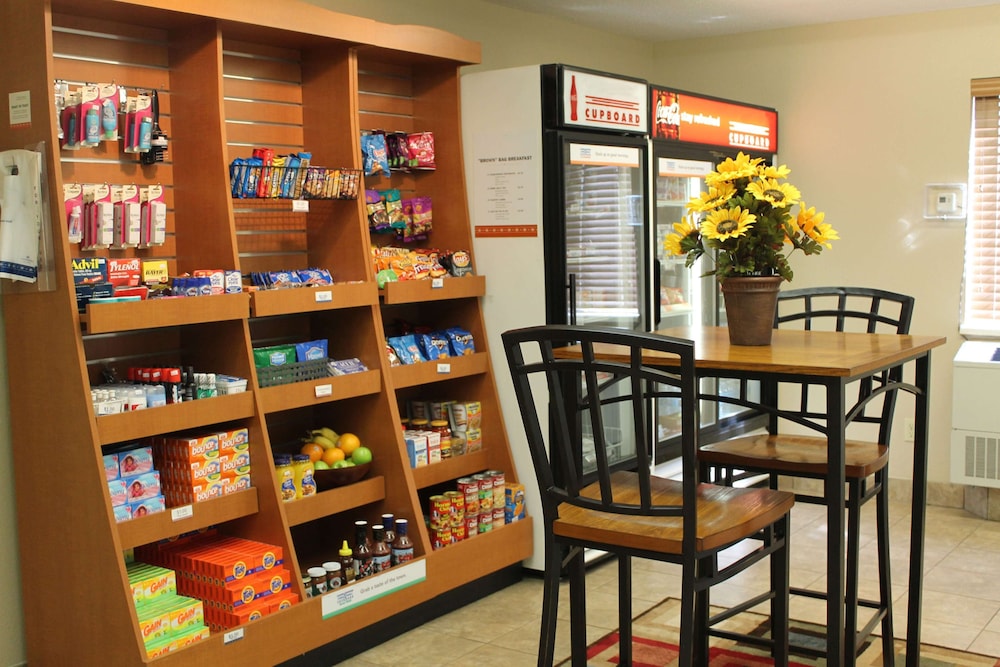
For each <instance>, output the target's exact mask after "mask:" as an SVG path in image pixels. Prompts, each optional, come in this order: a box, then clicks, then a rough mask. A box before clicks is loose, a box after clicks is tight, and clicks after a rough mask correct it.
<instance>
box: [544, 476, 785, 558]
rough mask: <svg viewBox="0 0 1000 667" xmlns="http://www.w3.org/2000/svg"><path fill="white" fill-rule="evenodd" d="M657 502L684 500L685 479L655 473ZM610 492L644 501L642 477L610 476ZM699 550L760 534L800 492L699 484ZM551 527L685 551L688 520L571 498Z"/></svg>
mask: <svg viewBox="0 0 1000 667" xmlns="http://www.w3.org/2000/svg"><path fill="white" fill-rule="evenodd" d="M649 481H650V485H651V487H652V496H653V502H654V503H655V504H657V505H680V504H681V502H682V499H681V494H682V491H683V486H682V484H681V482H678V481H675V480H671V479H664V478H662V477H650V480H649ZM611 490H612V491H611V492H612V495H613V496H614V498H615V500H616V501H617V502H621V503H625V504H630V505H632V504H637V503H638V502H639V492H638V479H637V475H636V474H635V473H634V472H625V471H618V472H615V473H612V475H611ZM697 491H698V493H697V501H696V507H697V510H696V513H697V526H698V530H697V537H696V549H697V550H698V551H711V550H715V549H719V548H722V547H724V546H726V545H729V544H732V543H733V542H735V541H737V540H741V539H744V538H747V537H750V536H752V535H754V534H756V533H757V532H758V531H760V530H762V529H763V528H765V527H766V526H768V525H770V524H773V523H774V522H775V521H778V520H780V519H781V517H782V516H783V515H785V514H787V513H788V512H789V511H790V510H791V509H792V505H793V504H794V502H795V496H794V494H791V493H786V492H783V491H777V492H775V491H771V490H769V489H736V488H733V487H726V486H715V485H714V484H700V485H699V486H698V489H697ZM580 495H581V496H585V497H588V498H599V497H600V489H599V488H598V483H596V482H595V483H594V484H591V485H590V486H587V487H584V488H583V489H581V490H580ZM552 531H553V532H554V533H555V534H556V535H559V536H560V537H567V538H571V539H576V540H582V541H586V542H596V543H605V544H614V545H616V546H619V547H623V548H626V549H633V550H636V551H656V552H661V553H672V554H680V553H681V552H682V551H683V545H682V542H683V538H684V521H683V519H682V518H681V517H657V516H642V515H629V514H610V513H608V512H600V511H596V510H593V509H588V508H584V507H579V506H576V505H573V504H571V503H563V504H561V505H560V506H559V518H558V519H556V520H555V521H554V522H553V524H552Z"/></svg>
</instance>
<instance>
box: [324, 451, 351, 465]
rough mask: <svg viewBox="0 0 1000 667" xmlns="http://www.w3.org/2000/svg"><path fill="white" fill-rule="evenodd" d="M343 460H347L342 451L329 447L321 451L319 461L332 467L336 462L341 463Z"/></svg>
mask: <svg viewBox="0 0 1000 667" xmlns="http://www.w3.org/2000/svg"><path fill="white" fill-rule="evenodd" d="M345 458H347V455H346V454H344V450H342V449H337V448H336V447H331V448H330V449H325V450H323V456H322V457H321V458H320V460H321V461H323V462H324V463H328V464H330V465H331V466H332V465H333V464H334V463H336V462H337V461H343V460H344V459H345Z"/></svg>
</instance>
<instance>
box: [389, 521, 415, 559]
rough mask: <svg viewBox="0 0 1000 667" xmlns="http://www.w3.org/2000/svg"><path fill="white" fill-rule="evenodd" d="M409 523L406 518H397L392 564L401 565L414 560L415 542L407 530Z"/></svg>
mask: <svg viewBox="0 0 1000 667" xmlns="http://www.w3.org/2000/svg"><path fill="white" fill-rule="evenodd" d="M408 529H409V523H408V522H407V520H406V519H396V539H395V541H394V542H393V543H392V549H391V551H392V554H391V559H392V564H393V565H400V564H402V563H406V562H407V561H411V560H413V542H412V541H410V538H409V536H407V534H406V531H407V530H408Z"/></svg>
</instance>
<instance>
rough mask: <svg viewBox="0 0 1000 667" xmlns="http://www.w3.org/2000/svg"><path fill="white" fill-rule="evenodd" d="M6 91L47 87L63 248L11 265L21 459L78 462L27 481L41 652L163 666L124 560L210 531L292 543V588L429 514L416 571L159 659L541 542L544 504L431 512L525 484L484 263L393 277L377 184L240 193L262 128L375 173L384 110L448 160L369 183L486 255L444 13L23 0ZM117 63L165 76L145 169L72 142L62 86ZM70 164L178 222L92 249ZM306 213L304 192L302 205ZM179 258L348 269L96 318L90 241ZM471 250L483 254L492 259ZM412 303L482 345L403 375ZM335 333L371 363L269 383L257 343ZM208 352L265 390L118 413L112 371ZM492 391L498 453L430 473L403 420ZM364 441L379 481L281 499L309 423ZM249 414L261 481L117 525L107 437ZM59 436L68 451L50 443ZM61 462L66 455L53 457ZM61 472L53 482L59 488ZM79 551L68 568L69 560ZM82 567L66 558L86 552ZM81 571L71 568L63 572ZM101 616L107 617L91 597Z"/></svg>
mask: <svg viewBox="0 0 1000 667" xmlns="http://www.w3.org/2000/svg"><path fill="white" fill-rule="evenodd" d="M0 55H2V56H3V57H4V59H5V62H8V63H16V66H11V67H4V68H0V88H2V89H3V91H5V92H7V93H15V92H16V93H21V92H27V93H28V95H29V96H30V100H31V113H30V122H27V123H24V124H19V125H17V126H11V125H10V124H9V123H4V124H2V125H0V150H6V149H11V148H22V147H26V146H36V145H38V144H40V143H41V145H42V146H43V151H44V163H45V170H46V175H47V184H48V190H47V193H46V201H45V204H46V205H47V207H48V209H49V212H50V214H51V215H50V223H49V224H50V229H48V230H47V231H48V232H49V234H47V235H46V236H48V237H51V239H52V241H51V244H50V245H51V248H48V247H46V254H45V257H44V258H43V261H42V263H41V267H40V271H41V274H42V276H41V277H42V279H41V280H40V281H39V285H41V286H42V287H39V286H36V285H26V284H10V283H6V282H5V283H4V285H3V286H2V292H3V312H4V322H5V326H6V342H7V346H8V354H7V357H8V362H9V368H8V375H9V379H10V394H11V401H10V402H11V416H12V424H11V427H12V431H13V436H14V437H13V442H14V443H15V446H14V465H15V466H16V467H17V468H18V469H19V470H37V469H38V466H39V464H40V463H42V462H45V457H47V456H49V452H52V451H58V452H59V459H58V462H57V463H58V469H59V479H58V483H56V484H46V485H42V486H40V485H38V484H37V477H36V475H34V474H24V475H22V474H18V475H15V480H16V494H17V513H18V531H19V535H20V565H21V574H22V581H23V596H22V599H23V607H24V623H25V628H26V635H27V643H26V644H27V652H28V662H29V664H39V665H44V664H64V663H65V660H66V659H67V657H68V656H72V660H73V662H75V663H78V664H109V665H110V664H113V665H142V664H147V663H149V662H150V660H149V659H148V658H147V657H146V653H145V650H144V647H143V642H142V638H141V637H140V636H139V632H138V623H137V617H136V612H135V609H134V607H133V605H132V601H131V597H130V594H129V589H128V587H127V577H126V572H125V562H124V552H125V550H127V549H129V548H131V547H138V546H141V545H144V544H148V543H152V542H155V541H158V540H163V539H168V538H171V537H173V536H175V535H178V534H182V533H185V532H188V531H193V530H201V529H204V528H208V527H212V526H214V527H217V529H218V530H219V531H220V532H222V533H223V534H227V535H233V536H240V537H245V538H248V539H253V540H259V541H262V542H267V543H270V544H274V545H278V546H280V547H281V549H282V550H283V552H284V554H285V563H286V565H287V566H288V567H289V568H290V570H291V571H292V576H293V580H294V587H295V590H297V592H298V593H299V594H300V596H302V597H303V598H304V593H305V591H304V590H303V589H302V587H301V584H300V583H299V582H300V581H301V572H302V570H303V569H304V568H305V567H306V566H309V565H314V564H318V562H320V561H319V559H323V560H328V559H329V558H330V557H332V556H333V555H334V552H333V549H334V547H333V543H336V545H337V546H339V542H340V539H342V538H347V539H349V540H352V541H353V534H352V533H351V532H350V526H351V525H352V524H353V521H354V520H355V519H357V518H365V519H368V520H369V521H371V522H374V520H376V519H377V518H378V517H380V515H381V513H383V512H392V513H394V514H395V515H396V516H399V517H406V518H408V519H410V523H411V526H412V527H413V528H412V530H411V533H412V535H411V537H412V538H413V540H414V542H415V547H416V548H415V552H416V557H417V559H418V561H417V562H420V561H422V562H423V566H424V567H425V570H426V577H425V579H424V580H423V581H420V582H419V583H417V584H415V585H412V586H409V587H406V588H404V589H401V590H399V591H396V592H393V593H391V594H389V595H385V596H383V597H380V598H377V599H374V600H372V601H371V602H369V603H367V604H365V605H363V606H362V607H359V608H356V609H351V610H348V611H345V612H344V613H341V614H338V615H337V616H336V620H324V619H323V614H322V604H321V601H320V600H317V599H312V600H307V599H303V600H302V601H301V602H300V603H299V604H296V605H294V606H293V607H291V608H290V609H287V610H285V611H282V612H278V613H275V614H271V615H268V616H265V617H264V618H262V619H260V620H257V621H254V622H251V623H250V624H248V625H247V626H245V627H244V628H242V631H243V632H242V635H241V636H240V637H239V638H238V640H236V641H233V637H224V636H223V635H222V633H217V634H213V636H212V637H211V638H209V639H207V640H205V641H202V642H200V643H197V644H195V645H192V646H190V647H187V648H184V649H182V650H180V651H177V652H175V653H171V654H169V655H167V656H165V657H162V658H158V659H156V660H155V663H156V664H157V665H163V666H169V665H191V664H238V663H241V662H244V663H247V664H276V663H279V662H282V661H284V660H287V659H289V658H292V657H294V656H297V655H300V654H302V653H304V652H306V651H309V650H310V649H313V648H316V647H319V646H322V645H324V644H327V643H330V642H333V641H336V640H338V639H342V638H344V637H346V636H348V635H350V634H352V633H355V632H362V631H364V630H365V628H366V627H368V626H370V625H371V624H373V623H375V622H378V621H380V620H382V619H386V618H389V617H392V616H394V615H396V614H399V613H405V612H406V611H407V610H410V609H413V608H415V607H417V606H418V605H421V604H423V603H425V602H428V601H430V600H432V599H434V598H437V597H439V596H441V595H442V594H444V593H447V592H449V591H451V590H453V589H455V588H457V587H459V586H464V585H467V584H470V583H472V582H475V581H476V580H477V579H480V578H482V577H486V576H488V575H490V574H492V573H495V572H496V571H498V570H500V569H503V568H506V567H509V566H512V565H516V564H517V563H518V562H519V561H521V560H522V559H524V558H525V557H527V556H528V555H529V554H530V552H531V531H530V519H528V520H527V521H524V522H520V523H516V524H511V525H508V526H505V527H502V528H500V529H497V530H494V531H492V532H491V533H487V534H484V535H477V536H476V537H475V538H473V539H470V540H467V541H465V542H462V543H459V544H454V545H451V546H449V547H445V548H444V549H440V550H438V551H433V550H432V549H431V544H430V540H429V535H428V533H427V530H426V528H425V527H424V524H423V521H422V520H421V517H422V515H423V513H424V512H425V511H426V508H425V507H423V504H424V499H423V497H422V494H425V493H427V492H428V490H430V489H432V488H435V487H438V486H440V485H447V484H449V483H450V482H452V481H453V480H454V479H456V478H458V477H462V476H466V475H469V474H473V473H475V472H479V471H482V470H486V469H500V470H504V471H505V472H506V475H507V480H508V481H516V480H517V478H516V470H515V469H514V465H513V461H512V458H511V454H510V450H509V445H508V442H507V437H506V430H505V428H504V424H503V419H502V416H501V412H500V407H499V403H498V400H497V396H496V388H495V385H494V382H493V377H492V364H491V361H490V358H489V354H488V352H487V351H486V350H488V346H487V340H486V332H485V330H484V324H483V319H482V313H481V306H480V298H481V297H482V296H483V295H484V294H485V278H484V277H483V276H477V275H471V276H465V277H462V278H448V279H444V280H441V281H425V282H419V283H418V282H411V283H395V284H390V285H387V286H386V287H385V288H384V289H382V290H379V289H378V288H377V286H376V283H375V276H374V270H373V268H372V262H371V253H370V250H371V247H372V246H373V245H384V244H385V243H386V242H387V240H386V239H384V238H379V237H378V236H377V235H372V234H370V232H369V229H368V221H367V217H366V212H365V206H364V201H363V198H359V199H356V200H335V201H320V200H316V201H310V202H309V205H308V206H307V207H306V206H302V205H293V204H292V203H291V202H288V201H271V200H260V201H258V200H242V199H240V200H235V199H232V198H231V196H230V183H229V171H228V166H229V164H230V162H231V161H232V160H233V159H234V158H236V157H245V156H247V155H249V153H250V151H251V150H252V148H251V147H253V146H270V147H273V148H275V149H276V151H277V152H278V153H290V152H295V151H303V150H305V151H309V152H311V153H312V164H314V165H323V166H329V167H335V168H350V169H360V168H361V167H362V166H363V163H362V156H361V151H360V147H359V135H360V133H361V131H362V130H364V129H368V128H376V127H377V128H383V129H389V130H399V131H408V132H412V131H431V132H433V133H434V136H435V148H436V161H437V169H436V170H435V171H430V172H423V173H395V174H393V175H391V176H390V177H388V178H386V177H377V178H371V179H367V178H366V179H364V182H363V183H362V184H361V185H362V188H365V187H367V188H375V189H386V188H397V189H399V190H400V192H401V193H403V195H404V197H406V196H416V195H419V196H429V197H431V198H432V200H433V202H434V227H433V230H432V234H431V238H430V239H429V240H428V241H427V242H426V245H427V246H428V247H436V248H442V249H454V250H466V251H469V252H470V253H471V249H472V239H471V232H470V229H469V218H468V211H467V210H466V201H465V182H464V171H463V167H462V161H461V156H462V146H461V136H460V122H459V88H458V87H459V77H458V72H459V70H460V68H461V67H462V66H464V65H468V64H474V63H477V62H478V61H479V56H480V53H479V46H478V44H475V43H473V42H469V41H466V40H464V39H461V38H458V37H456V36H454V35H450V34H447V33H444V32H441V31H438V30H434V29H430V28H422V27H417V26H398V25H387V24H379V23H376V22H374V21H371V20H368V19H362V18H357V17H352V16H346V15H342V14H337V13H334V12H330V11H327V10H324V9H321V8H319V7H316V6H314V5H309V4H306V3H297V2H295V1H294V0H288V1H283V2H278V3H275V2H267V1H265V0H216V1H215V2H212V3H203V2H197V1H195V0H156V1H155V2H154V1H153V0H7V1H6V2H3V3H0ZM58 79H62V80H65V81H68V82H70V83H71V84H76V85H78V84H82V83H85V82H95V81H98V82H103V81H108V82H110V81H114V82H116V83H118V84H119V85H124V86H126V87H127V88H129V89H131V90H135V89H138V88H141V89H146V90H149V89H156V90H157V91H158V94H159V98H160V109H161V119H160V126H161V128H162V129H163V130H164V131H165V132H166V133H167V134H168V136H169V137H170V148H169V154H168V158H167V160H165V161H164V162H161V163H157V164H154V165H141V164H140V163H139V162H138V161H137V160H136V159H135V156H134V155H129V154H126V153H124V152H123V151H122V149H121V145H120V143H118V144H116V143H103V144H101V145H100V146H99V147H97V148H93V149H83V150H82V151H63V150H60V149H59V142H58V138H57V118H56V111H55V95H54V92H53V82H54V81H55V80H58ZM70 182H80V183H87V182H108V183H136V184H140V185H146V184H161V185H163V186H164V189H165V196H166V203H167V240H166V243H165V244H164V245H162V246H159V247H154V248H147V249H130V250H99V251H90V252H81V251H80V250H79V249H78V248H77V247H76V246H71V245H70V244H69V242H68V240H67V238H66V234H65V229H64V223H63V216H62V207H63V202H62V197H61V193H62V187H63V184H64V183H70ZM306 208H307V209H308V210H305V209H306ZM78 256H84V257H95V256H96V257H125V258H127V257H140V258H143V259H164V260H166V261H167V264H168V267H169V272H170V274H171V275H179V274H183V273H185V272H191V271H194V270H197V269H206V268H211V269H224V270H229V269H236V270H240V271H242V272H243V273H244V274H247V273H249V272H252V271H269V270H277V269H289V268H294V269H303V268H309V267H321V268H326V269H329V270H330V271H331V272H332V274H333V275H334V278H335V280H336V284H335V285H333V286H331V287H329V288H303V289H297V290H286V291H282V292H256V293H252V294H235V295H222V296H213V297H195V298H185V299H176V300H168V301H157V302H154V301H148V302H139V303H120V304H100V305H92V306H90V307H88V309H87V311H86V312H85V313H80V312H78V310H77V305H76V299H75V294H74V288H73V284H72V273H71V269H70V259H71V258H73V257H78ZM473 265H474V263H473ZM399 321H406V322H411V323H415V324H419V325H426V326H440V327H441V328H445V327H450V326H460V327H462V328H464V329H467V330H468V331H470V332H471V333H472V334H473V336H474V338H475V343H476V350H477V351H476V352H475V353H474V354H471V355H469V356H466V357H458V358H452V359H449V360H446V361H445V360H442V362H441V363H437V362H427V363H425V364H420V365H417V366H411V367H390V365H389V362H388V359H387V357H386V354H385V346H386V334H387V329H391V327H393V326H395V324H396V323H397V322H399ZM316 338H327V339H328V340H329V345H330V356H331V357H333V358H337V359H349V358H357V359H359V360H360V361H361V362H362V363H364V364H365V366H367V368H368V369H369V370H368V371H366V372H363V373H361V374H358V375H356V376H341V377H330V378H323V379H320V380H311V381H308V382H301V383H296V384H291V385H282V386H279V387H260V386H258V384H257V375H256V370H255V367H254V359H253V348H255V347H260V346H264V345H270V344H274V343H276V342H301V341H306V340H313V339H316ZM147 363H148V364H156V365H184V366H190V365H193V366H195V367H196V368H198V369H205V370H209V369H211V370H215V371H216V372H220V373H226V374H230V375H235V376H240V377H246V378H249V386H248V389H247V391H246V392H245V393H242V394H235V395H229V396H221V397H218V398H213V399H205V400H199V401H194V402H191V403H181V404H178V405H170V406H166V407H162V408H156V409H150V410H143V411H138V412H135V413H129V414H122V415H110V416H101V417H98V416H96V415H95V414H94V411H93V408H92V407H91V402H90V392H89V390H90V387H91V385H94V384H98V383H99V382H100V381H101V376H102V372H103V371H104V370H105V369H107V368H109V367H113V368H118V367H121V368H124V367H125V366H128V365H144V364H147ZM442 399H448V400H460V401H479V402H480V403H481V405H482V412H483V427H482V436H483V449H482V451H479V452H475V453H470V454H466V455H464V456H461V457H457V458H454V459H451V460H448V461H444V462H441V463H438V464H435V465H433V466H428V467H426V468H420V469H416V470H411V469H410V467H409V463H408V459H407V456H406V449H405V444H404V442H403V439H402V436H401V432H400V428H399V424H400V423H401V419H402V417H403V416H404V415H405V411H406V409H407V406H408V405H409V404H410V403H411V402H412V401H415V400H442ZM321 425H327V426H331V427H334V428H335V429H336V430H339V431H348V430H349V431H352V432H354V433H357V434H358V435H359V436H360V437H361V438H362V441H363V442H364V443H365V444H366V445H367V446H369V447H370V448H371V449H372V450H373V452H374V454H375V456H374V460H373V463H372V467H371V471H370V473H369V474H368V476H367V477H366V478H365V479H363V480H361V481H360V482H357V483H355V484H352V485H349V486H346V487H341V488H337V489H331V490H328V491H324V492H322V493H320V494H318V495H317V496H316V497H313V498H308V499H303V500H300V501H295V502H291V503H282V502H281V499H280V494H279V490H278V489H277V488H276V483H275V475H274V470H273V466H272V464H271V460H272V455H273V454H274V453H276V452H279V451H285V450H286V449H287V448H289V447H293V446H295V443H296V442H297V440H298V438H299V437H300V436H301V435H302V434H303V432H304V431H305V430H307V429H309V428H313V427H316V426H321ZM222 426H225V427H227V428H230V427H233V426H243V427H246V428H247V429H248V432H249V442H250V452H251V465H252V473H251V476H252V483H253V488H251V489H248V490H246V491H241V492H238V493H235V494H232V495H228V496H223V497H221V498H217V499H213V500H209V501H205V502H203V503H197V504H195V505H192V506H189V507H180V508H168V510H167V512H165V513H161V514H154V515H150V516H148V517H144V518H142V519H137V520H133V521H129V522H123V523H115V521H114V518H113V512H112V507H111V500H110V497H109V493H108V489H107V485H106V483H105V481H104V474H103V466H102V453H104V452H106V451H107V449H108V448H111V447H114V446H117V445H119V444H122V443H128V442H133V441H137V440H143V439H147V438H155V437H156V436H159V435H163V434H169V433H183V432H186V431H195V430H198V429H203V428H210V427H213V428H214V427H222ZM53 445H57V447H55V448H53ZM48 463H52V464H54V463H56V462H55V461H50V462H48ZM43 486H44V488H43ZM67 557H68V558H70V562H69V563H67V560H66V559H67ZM67 568H69V570H67ZM66 571H72V573H73V574H72V576H69V577H68V578H67V577H63V576H59V577H56V576H53V574H52V573H53V572H66ZM95 610H99V613H95Z"/></svg>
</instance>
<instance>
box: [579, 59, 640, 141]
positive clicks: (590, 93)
mask: <svg viewBox="0 0 1000 667" xmlns="http://www.w3.org/2000/svg"><path fill="white" fill-rule="evenodd" d="M562 78H563V80H562V94H563V119H562V120H563V124H564V125H577V126H581V127H595V128H600V129H604V130H617V131H622V132H636V133H641V134H646V133H648V132H649V108H648V104H647V100H646V84H644V83H641V82H639V81H628V80H626V79H615V78H612V77H608V76H601V75H599V74H591V73H590V72H581V71H578V70H573V69H569V68H563V70H562Z"/></svg>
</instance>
